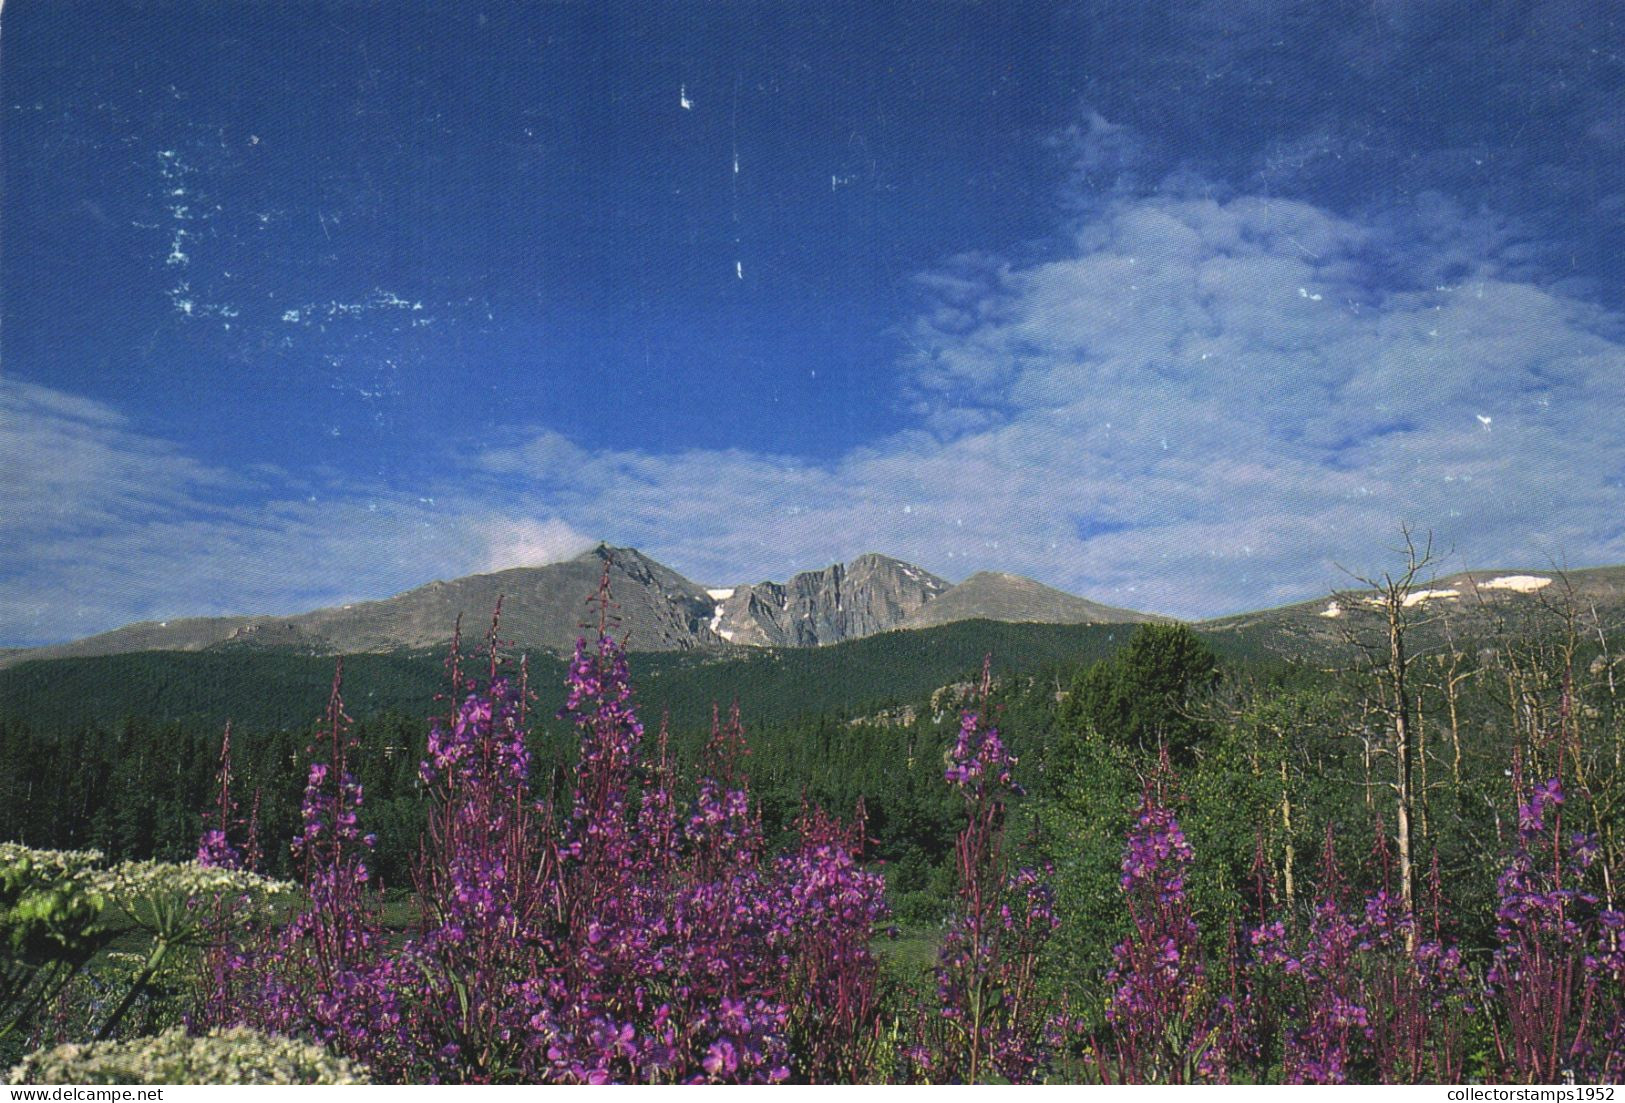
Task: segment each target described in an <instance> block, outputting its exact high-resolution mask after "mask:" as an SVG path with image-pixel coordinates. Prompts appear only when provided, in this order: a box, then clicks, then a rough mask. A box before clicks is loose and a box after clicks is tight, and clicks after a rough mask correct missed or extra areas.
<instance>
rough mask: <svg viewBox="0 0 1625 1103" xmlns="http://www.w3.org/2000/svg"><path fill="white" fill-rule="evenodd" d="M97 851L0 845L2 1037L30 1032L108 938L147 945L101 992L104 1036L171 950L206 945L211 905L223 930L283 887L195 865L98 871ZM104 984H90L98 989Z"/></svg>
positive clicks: (125, 865) (131, 865)
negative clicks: (225, 905)
mask: <svg viewBox="0 0 1625 1103" xmlns="http://www.w3.org/2000/svg"><path fill="white" fill-rule="evenodd" d="M102 863H103V856H102V854H101V853H100V852H97V851H51V850H31V849H29V848H27V847H22V846H18V845H17V844H15V843H0V940H3V942H4V959H3V962H0V964H3V968H0V1000H3V1007H4V1012H3V1013H4V1020H3V1022H0V1039H4V1038H7V1037H9V1036H11V1035H12V1034H14V1033H18V1032H20V1031H22V1030H24V1029H25V1028H29V1027H31V1026H34V1025H37V1020H38V1017H39V1015H40V1013H41V1012H42V1010H43V1009H44V1008H46V1007H47V1006H54V1005H55V1004H56V1002H57V1001H58V1000H59V999H60V998H62V997H64V996H65V995H66V994H67V993H68V992H69V988H70V985H72V984H74V983H75V982H76V981H78V980H80V978H81V977H82V975H83V971H84V970H85V968H86V966H87V965H88V964H89V962H90V961H91V959H92V958H93V957H94V956H95V955H96V954H97V952H99V951H100V950H101V949H102V948H103V947H105V946H106V945H107V944H108V943H109V942H110V941H111V940H112V939H113V938H115V937H118V936H120V935H126V936H128V935H131V934H136V935H140V936H142V937H143V938H144V939H145V941H146V949H145V952H144V954H142V955H140V956H138V957H135V958H134V960H135V961H136V962H138V964H136V965H135V966H134V967H133V968H130V969H124V970H115V971H113V972H114V973H117V974H118V975H119V978H120V979H119V983H118V984H117V985H116V986H114V987H113V988H111V989H109V990H107V991H105V992H103V993H102V997H101V998H100V999H99V1000H98V1001H97V1002H98V1003H99V1004H100V1008H99V1013H98V1015H97V1017H96V1020H95V1021H94V1022H93V1023H92V1029H94V1030H95V1031H96V1033H97V1034H98V1035H99V1036H100V1037H104V1038H105V1037H109V1036H111V1035H112V1034H113V1032H114V1031H115V1030H117V1029H118V1027H119V1024H120V1023H121V1022H122V1021H123V1019H124V1017H125V1016H126V1015H127V1014H128V1012H129V1010H130V1008H131V1007H132V1006H133V1005H134V1004H135V1003H136V1002H137V1001H138V1000H139V999H141V998H142V997H143V996H146V995H149V994H150V993H149V985H150V984H151V983H152V981H153V978H154V977H155V976H157V975H158V973H159V972H160V970H162V969H163V968H164V966H165V963H166V961H167V960H169V959H170V958H171V955H172V954H173V953H174V952H175V951H176V950H179V949H183V948H187V947H195V946H199V945H202V944H203V942H204V941H205V940H206V939H207V938H208V937H209V933H208V932H209V931H210V929H211V924H210V921H209V919H210V916H211V915H212V914H214V911H215V910H216V907H215V906H216V904H217V903H219V902H222V901H226V900H230V901H231V903H232V907H231V908H230V909H229V911H226V912H224V913H223V915H224V917H225V918H224V919H223V920H222V922H223V923H230V924H241V923H245V922H249V921H251V920H252V919H253V918H254V917H256V916H259V915H263V914H265V913H266V912H267V910H268V908H269V906H270V904H271V903H272V901H273V899H274V898H276V897H277V896H278V895H280V894H283V893H285V892H286V891H287V890H288V889H289V888H291V886H288V885H284V884H279V883H277V882H274V881H269V880H267V879H265V878H263V877H259V876H257V875H255V874H252V873H248V872H245V871H241V870H229V869H220V868H215V867H209V866H204V865H200V864H198V863H196V862H187V863H173V862H152V861H140V862H121V863H119V864H117V865H115V866H111V867H108V866H105V865H103V864H102ZM106 979H107V978H106V977H101V976H98V977H95V978H92V979H91V981H90V983H92V984H93V985H98V986H103V987H105V982H106Z"/></svg>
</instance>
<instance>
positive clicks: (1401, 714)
mask: <svg viewBox="0 0 1625 1103" xmlns="http://www.w3.org/2000/svg"><path fill="white" fill-rule="evenodd" d="M1400 536H1401V538H1402V540H1403V547H1402V548H1399V549H1396V550H1397V551H1398V553H1399V554H1400V555H1402V556H1404V563H1405V565H1404V568H1403V569H1402V570H1400V571H1398V572H1397V573H1394V572H1388V571H1384V572H1383V573H1382V574H1381V575H1380V576H1374V577H1365V576H1362V575H1358V574H1354V573H1353V572H1352V571H1351V572H1348V573H1349V575H1350V577H1352V578H1353V579H1354V580H1355V581H1356V582H1358V583H1359V584H1360V585H1361V587H1362V590H1360V591H1353V592H1349V591H1345V592H1341V593H1338V594H1337V595H1335V598H1336V600H1337V603H1338V607H1339V608H1341V609H1344V610H1346V611H1347V612H1348V613H1349V614H1350V616H1349V619H1348V620H1347V621H1346V622H1345V625H1346V627H1345V631H1344V638H1345V640H1346V641H1347V642H1348V643H1349V644H1351V645H1353V646H1354V647H1356V648H1358V649H1359V650H1360V652H1361V653H1362V654H1363V655H1364V656H1365V658H1366V662H1367V664H1368V665H1369V666H1370V668H1371V670H1372V671H1373V672H1374V673H1375V675H1376V677H1377V682H1378V685H1379V687H1380V691H1381V698H1382V707H1383V709H1384V711H1385V712H1386V713H1387V727H1388V731H1389V736H1390V747H1389V750H1390V751H1391V752H1392V755H1393V762H1394V774H1393V780H1392V781H1391V782H1390V783H1389V787H1390V788H1391V789H1392V791H1393V794H1394V805H1395V834H1396V839H1395V844H1396V847H1395V848H1396V850H1397V851H1398V858H1399V889H1400V899H1401V902H1402V903H1403V905H1404V908H1405V910H1406V911H1407V912H1409V913H1412V914H1414V912H1415V908H1416V846H1415V830H1416V821H1417V791H1416V788H1415V785H1414V783H1413V780H1412V774H1413V770H1414V766H1415V761H1416V748H1415V746H1414V739H1415V734H1414V731H1413V724H1412V711H1411V695H1410V687H1409V678H1410V668H1411V664H1412V662H1413V661H1414V659H1415V656H1414V655H1413V654H1411V653H1410V652H1409V651H1408V650H1407V646H1406V643H1407V641H1406V635H1407V632H1408V631H1409V630H1410V628H1411V622H1412V618H1413V607H1415V606H1417V605H1419V604H1420V603H1421V602H1422V601H1424V600H1426V597H1427V587H1426V586H1425V585H1424V584H1423V583H1422V579H1423V576H1424V575H1425V574H1426V573H1427V571H1428V568H1429V567H1430V566H1432V565H1433V563H1434V562H1435V559H1436V557H1435V555H1434V552H1433V536H1432V534H1431V533H1430V534H1429V535H1428V537H1427V540H1426V542H1425V544H1424V545H1423V546H1422V547H1420V548H1418V547H1417V545H1416V540H1415V539H1414V537H1413V535H1412V532H1411V529H1410V527H1409V526H1404V527H1402V528H1401V529H1400ZM1373 619H1375V621H1376V623H1377V625H1378V629H1379V630H1378V631H1377V632H1375V633H1372V632H1370V631H1369V630H1368V627H1369V624H1370V622H1371V621H1372V620H1373ZM1414 937H1415V936H1414V934H1412V935H1409V936H1408V937H1407V942H1411V943H1414ZM1410 948H1412V949H1414V945H1412V946H1411V947H1410Z"/></svg>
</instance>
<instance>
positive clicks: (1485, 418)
mask: <svg viewBox="0 0 1625 1103" xmlns="http://www.w3.org/2000/svg"><path fill="white" fill-rule="evenodd" d="M1473 416H1474V417H1476V418H1478V423H1479V424H1480V425H1482V426H1483V427H1484V431H1485V432H1486V433H1488V432H1489V431H1490V424H1491V423H1492V422H1493V421H1494V420H1495V419H1494V418H1493V417H1490V416H1489V415H1488V414H1474V415H1473Z"/></svg>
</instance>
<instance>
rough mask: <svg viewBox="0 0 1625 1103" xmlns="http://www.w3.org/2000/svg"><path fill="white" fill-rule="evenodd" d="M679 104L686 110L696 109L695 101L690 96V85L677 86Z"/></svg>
mask: <svg viewBox="0 0 1625 1103" xmlns="http://www.w3.org/2000/svg"><path fill="white" fill-rule="evenodd" d="M677 106H679V107H681V108H682V109H683V110H684V111H692V110H694V101H693V100H691V99H689V98H688V85H686V84H682V85H678V87H677Z"/></svg>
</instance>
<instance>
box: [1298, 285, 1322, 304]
mask: <svg viewBox="0 0 1625 1103" xmlns="http://www.w3.org/2000/svg"><path fill="white" fill-rule="evenodd" d="M1298 298H1300V299H1308V300H1309V301H1310V302H1312V303H1318V302H1320V293H1319V292H1318V291H1310V290H1309V289H1308V288H1307V287H1300V288H1298Z"/></svg>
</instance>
